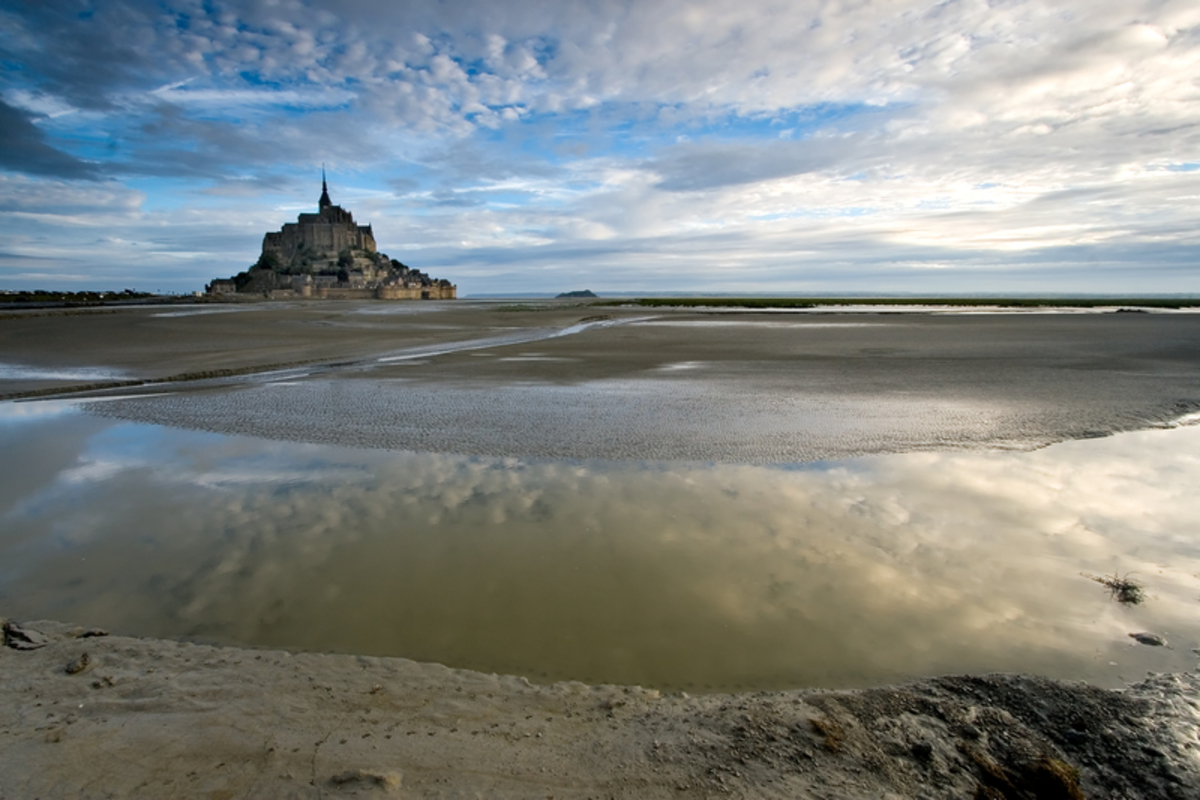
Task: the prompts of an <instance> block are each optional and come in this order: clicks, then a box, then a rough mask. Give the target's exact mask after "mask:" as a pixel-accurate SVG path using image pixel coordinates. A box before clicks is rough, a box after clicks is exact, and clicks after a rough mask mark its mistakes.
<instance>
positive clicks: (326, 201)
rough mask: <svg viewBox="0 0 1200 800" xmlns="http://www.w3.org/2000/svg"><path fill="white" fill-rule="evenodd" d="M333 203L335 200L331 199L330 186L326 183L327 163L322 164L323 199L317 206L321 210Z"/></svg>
mask: <svg viewBox="0 0 1200 800" xmlns="http://www.w3.org/2000/svg"><path fill="white" fill-rule="evenodd" d="M331 205H333V201H332V200H330V199H329V187H328V186H326V185H325V165H324V164H322V165H321V199H320V200H318V201H317V208H319V209H320V210H321V211H324V210H325V209H327V208H329V206H331Z"/></svg>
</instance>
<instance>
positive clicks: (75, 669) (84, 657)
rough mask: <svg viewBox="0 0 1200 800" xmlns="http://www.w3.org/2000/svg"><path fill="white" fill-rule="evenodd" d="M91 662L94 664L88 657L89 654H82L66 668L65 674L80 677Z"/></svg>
mask: <svg viewBox="0 0 1200 800" xmlns="http://www.w3.org/2000/svg"><path fill="white" fill-rule="evenodd" d="M91 662H92V659H91V658H90V657H89V656H88V654H87V653H81V654H80V655H79V658H77V659H75V660H74V661H72V662H71V663H70V664H67V666H66V667H64V672H66V673H67V674H68V675H78V674H79V673H81V672H83V671H84V670H85V669H87V668H88V664H90V663H91Z"/></svg>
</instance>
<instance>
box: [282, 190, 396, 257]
mask: <svg viewBox="0 0 1200 800" xmlns="http://www.w3.org/2000/svg"><path fill="white" fill-rule="evenodd" d="M317 208H318V209H319V210H318V211H317V213H316V214H301V215H300V218H299V219H298V220H297V221H296V222H289V223H288V224H287V225H284V226H283V230H281V231H279V232H278V233H268V234H267V235H266V236H264V237H263V245H262V251H263V255H264V256H266V255H267V254H268V253H270V254H272V255H273V256H274V257H275V261H276V263H278V264H280V265H286V266H291V267H300V266H310V265H312V264H314V263H319V262H324V265H325V266H333V267H334V268H335V269H336V263H337V257H338V254H339V253H341V252H343V251H346V250H349V251H350V252H351V253H353V252H354V251H356V250H357V251H363V252H366V253H374V252H376V250H375V234H374V233H373V232H372V231H371V226H370V225H356V224H354V216H353V215H352V214H351V213H350V212H349V211H347V210H346V209H344V208H342V207H341V206H335V205H334V204H333V201H332V200H330V199H329V187H328V186H327V185H326V183H325V176H324V175H322V176H321V199H320V200H318V201H317Z"/></svg>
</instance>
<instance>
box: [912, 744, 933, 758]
mask: <svg viewBox="0 0 1200 800" xmlns="http://www.w3.org/2000/svg"><path fill="white" fill-rule="evenodd" d="M912 754H913V758H915V759H917V761H928V760H929V759H931V758H932V757H933V745H931V744H930V743H929V742H917V743H916V744H914V745H913V746H912Z"/></svg>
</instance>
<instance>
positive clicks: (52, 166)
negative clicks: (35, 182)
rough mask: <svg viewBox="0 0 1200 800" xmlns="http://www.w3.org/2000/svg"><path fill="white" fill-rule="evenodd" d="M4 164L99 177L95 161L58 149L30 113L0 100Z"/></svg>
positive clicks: (63, 174) (26, 170)
mask: <svg viewBox="0 0 1200 800" xmlns="http://www.w3.org/2000/svg"><path fill="white" fill-rule="evenodd" d="M0 167H3V168H4V169H8V170H12V171H14V172H24V173H26V174H29V175H47V176H50V177H54V178H83V179H87V180H97V179H98V178H99V171H98V170H97V169H96V167H95V165H93V164H88V163H86V162H84V161H80V160H79V159H77V158H73V157H72V156H70V155H68V154H66V153H64V152H62V151H61V150H56V149H54V148H53V147H51V146H50V145H48V144H46V137H45V135H44V134H43V133H42V131H40V130H39V129H38V127H37V126H36V125H35V124H34V123H33V121H32V119H31V117H30V115H29V114H27V113H25V112H23V111H22V110H21V109H18V108H14V107H13V106H10V105H9V104H8V103H5V102H4V101H3V100H0Z"/></svg>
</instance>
